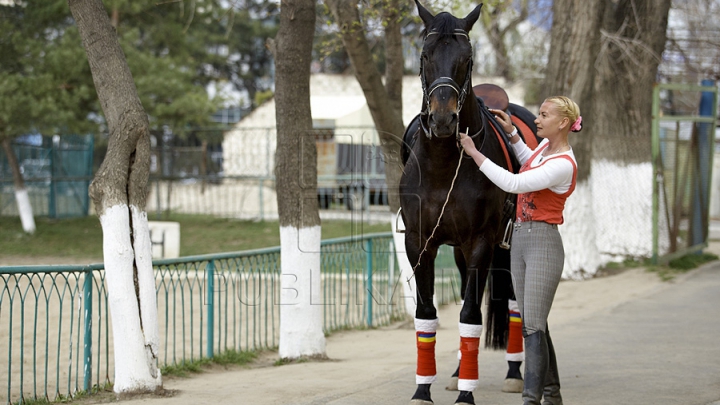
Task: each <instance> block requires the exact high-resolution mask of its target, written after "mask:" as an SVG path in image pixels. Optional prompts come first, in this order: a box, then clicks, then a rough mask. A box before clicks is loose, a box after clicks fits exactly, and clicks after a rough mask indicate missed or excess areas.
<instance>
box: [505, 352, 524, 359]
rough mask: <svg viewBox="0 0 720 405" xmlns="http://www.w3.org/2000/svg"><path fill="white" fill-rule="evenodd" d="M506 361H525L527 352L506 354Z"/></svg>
mask: <svg viewBox="0 0 720 405" xmlns="http://www.w3.org/2000/svg"><path fill="white" fill-rule="evenodd" d="M505 360H507V361H525V352H520V353H507V352H506V353H505Z"/></svg>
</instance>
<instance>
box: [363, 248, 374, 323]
mask: <svg viewBox="0 0 720 405" xmlns="http://www.w3.org/2000/svg"><path fill="white" fill-rule="evenodd" d="M365 274H366V275H367V305H366V306H367V326H368V327H369V328H372V326H373V297H372V292H373V279H372V238H368V239H367V240H366V241H365Z"/></svg>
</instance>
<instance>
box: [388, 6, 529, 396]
mask: <svg viewBox="0 0 720 405" xmlns="http://www.w3.org/2000/svg"><path fill="white" fill-rule="evenodd" d="M415 2H416V5H417V8H418V13H419V14H420V17H421V19H422V20H423V22H424V25H425V30H424V31H423V35H424V38H425V41H424V46H423V50H422V56H421V68H420V79H421V82H422V89H423V111H422V112H421V114H420V115H419V117H418V119H417V120H415V121H414V122H413V124H414V125H413V124H411V125H410V126H409V127H408V129H407V130H406V134H405V137H404V144H403V163H404V169H403V175H402V178H401V180H400V188H399V191H400V205H401V208H402V209H401V215H402V219H403V222H404V224H405V228H406V230H405V248H406V251H407V256H408V259H409V261H410V264H411V265H412V266H413V276H414V277H415V278H416V284H417V309H416V314H415V318H416V321H415V326H416V333H417V347H418V368H417V375H416V382H417V384H418V387H417V390H416V392H415V394H414V395H413V397H412V403H414V404H430V403H432V402H431V401H432V399H431V396H430V384H431V383H432V382H433V381H434V380H435V375H434V372H435V355H434V342H435V331H436V328H437V311H436V308H435V307H434V305H433V294H434V261H435V258H436V255H437V251H438V248H439V247H440V246H441V245H443V244H448V245H451V246H454V250H455V257H456V263H457V264H458V268H459V270H460V272H461V278H462V285H463V286H464V287H463V288H464V290H463V291H462V296H463V298H464V303H463V306H462V309H461V312H460V325H459V328H460V336H461V345H460V346H461V347H460V351H461V353H462V356H461V360H460V367H459V387H458V388H459V390H460V394H459V396H458V399H457V401H456V403H457V404H474V399H473V395H472V390H473V389H474V388H475V387H476V386H477V375H478V367H477V352H478V342H479V337H480V332H481V331H482V327H483V326H482V325H483V322H482V312H481V305H480V304H481V302H482V295H483V290H484V289H485V286H486V282H487V280H488V275H489V273H490V268H495V269H497V270H499V271H494V272H493V276H492V277H491V279H492V280H493V283H492V285H491V286H490V292H491V295H492V296H491V300H490V304H491V305H490V306H489V313H488V321H489V322H486V323H487V324H488V328H489V329H488V330H487V331H486V343H487V344H489V345H491V346H493V347H495V348H499V347H504V344H505V341H504V339H505V338H506V336H507V325H508V324H507V322H508V319H507V299H508V298H509V297H510V295H511V294H512V291H511V289H512V285H511V281H510V276H509V255H507V254H506V253H505V254H503V255H495V256H496V259H502V260H501V261H502V263H497V262H496V263H493V256H494V251H495V250H496V248H497V247H498V245H500V244H501V242H503V236H504V234H505V232H504V231H505V229H506V225H507V224H508V219H509V218H512V217H513V216H514V208H513V207H514V200H515V196H514V195H509V194H508V193H505V192H504V191H502V190H500V189H499V188H498V187H497V186H495V185H494V184H492V183H491V182H490V181H489V180H488V179H487V178H486V177H485V176H484V175H483V174H482V173H481V172H480V171H479V170H478V168H477V165H476V164H475V162H474V161H473V160H472V159H471V158H469V157H468V156H467V155H464V154H463V153H462V149H461V148H460V147H459V145H458V137H459V132H466V133H467V134H468V135H469V136H471V137H472V138H473V139H474V141H475V145H476V146H477V147H478V149H479V150H480V151H482V152H483V154H485V155H486V156H487V157H488V158H490V159H491V160H492V161H494V162H495V163H497V164H499V165H500V166H502V167H505V168H507V169H510V170H517V169H518V167H519V165H518V163H517V160H516V159H515V158H514V155H513V154H512V151H511V149H510V148H509V147H508V145H507V144H506V145H505V146H503V143H506V142H507V140H506V139H505V137H504V136H503V135H499V134H501V133H502V132H501V131H502V127H499V126H498V124H497V122H495V120H494V118H493V115H492V114H490V113H489V112H488V111H487V108H486V107H485V105H484V104H483V102H482V100H481V99H478V98H476V97H475V96H474V94H473V92H472V83H471V74H472V63H473V62H472V56H473V52H472V46H471V44H470V40H469V37H468V33H469V32H470V30H471V28H472V26H473V25H474V23H475V22H476V21H477V19H478V17H479V14H480V9H481V7H482V5H480V6H477V7H476V8H475V10H473V11H472V12H471V13H470V14H468V15H467V16H466V17H465V18H463V19H458V18H456V17H454V16H452V15H451V14H449V13H440V14H438V15H437V16H434V15H432V13H430V12H429V11H428V10H427V9H425V8H424V7H423V6H422V5H421V4H420V3H419V2H418V0H415ZM517 107H518V106H513V108H517ZM520 108H521V109H522V107H520ZM525 111H527V110H525ZM528 114H529V112H528ZM530 115H531V114H530ZM508 152H509V153H508ZM502 270H504V271H502ZM490 324H491V325H492V326H489V325H490Z"/></svg>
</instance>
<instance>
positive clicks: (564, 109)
mask: <svg viewBox="0 0 720 405" xmlns="http://www.w3.org/2000/svg"><path fill="white" fill-rule="evenodd" d="M545 102H549V103H553V104H554V105H555V108H556V109H557V111H558V113H559V114H560V116H561V117H567V119H568V120H570V125H572V124H573V123H574V122H575V121H576V120H577V119H578V117H579V116H580V107H578V105H577V104H576V103H575V102H574V101H572V100H571V99H570V98H568V97H565V96H552V97H548V98H546V99H545Z"/></svg>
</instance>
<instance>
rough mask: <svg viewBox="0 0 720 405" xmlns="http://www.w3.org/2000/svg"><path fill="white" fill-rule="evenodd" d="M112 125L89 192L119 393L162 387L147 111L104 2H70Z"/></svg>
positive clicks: (108, 124)
mask: <svg viewBox="0 0 720 405" xmlns="http://www.w3.org/2000/svg"><path fill="white" fill-rule="evenodd" d="M68 4H69V5H70V10H71V12H72V14H73V17H74V19H75V22H76V23H77V26H78V31H79V33H80V37H81V39H82V43H83V46H84V48H85V52H86V53H87V57H88V62H89V64H90V70H91V72H92V76H93V81H94V83H95V89H96V91H97V94H98V99H99V100H100V105H101V106H102V109H103V112H104V115H105V120H106V122H107V126H108V131H109V133H110V136H109V140H108V151H107V154H106V155H105V159H104V160H103V163H102V166H101V167H100V169H99V171H98V173H97V175H96V176H95V179H94V180H93V182H92V184H91V185H90V196H91V197H92V199H93V202H94V203H95V209H96V210H97V213H98V216H99V217H100V223H101V225H102V229H103V257H104V262H105V272H106V277H107V288H108V301H109V308H110V313H111V316H112V324H113V333H114V338H113V340H114V345H115V346H114V347H115V353H116V356H115V385H114V390H115V392H116V393H117V394H119V395H125V394H132V393H140V392H149V391H155V390H158V389H160V388H161V387H162V377H161V375H160V370H159V369H158V367H157V358H158V353H159V337H158V336H159V330H158V322H157V305H156V298H155V276H154V274H153V268H152V254H151V244H150V231H149V228H148V220H147V213H146V212H145V202H146V198H147V185H148V178H149V173H150V138H149V128H148V127H149V122H148V118H147V114H146V113H145V110H144V109H143V106H142V104H141V103H140V98H139V97H138V94H137V89H136V88H135V83H134V81H133V78H132V75H131V73H130V69H129V67H128V65H127V61H126V60H125V55H124V53H123V51H122V49H121V48H120V42H119V41H118V38H117V34H116V33H115V30H114V29H113V27H112V25H111V23H110V19H109V18H108V13H107V10H106V9H105V7H104V6H103V4H102V2H101V1H100V0H69V1H68Z"/></svg>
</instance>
